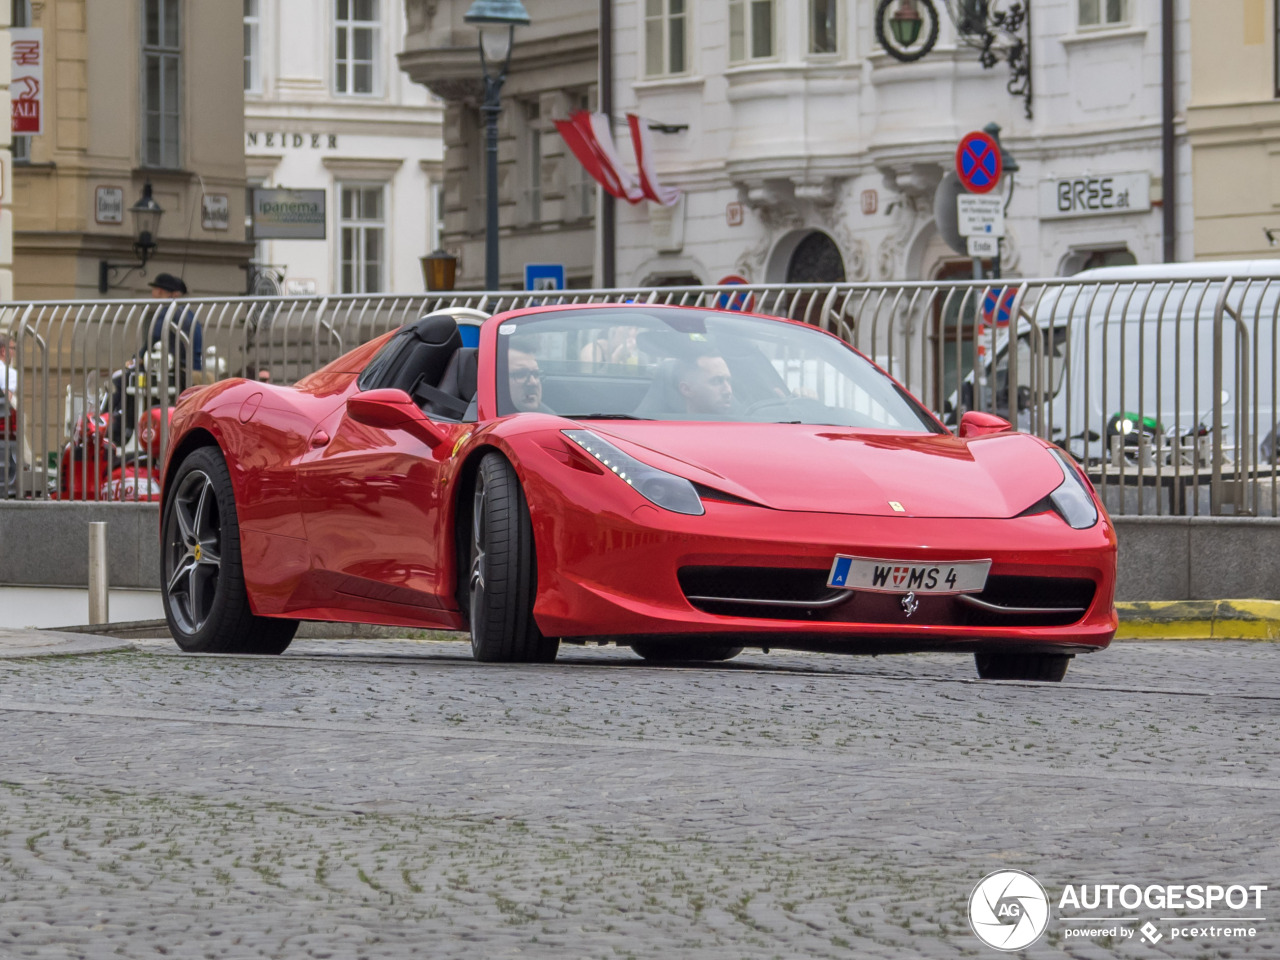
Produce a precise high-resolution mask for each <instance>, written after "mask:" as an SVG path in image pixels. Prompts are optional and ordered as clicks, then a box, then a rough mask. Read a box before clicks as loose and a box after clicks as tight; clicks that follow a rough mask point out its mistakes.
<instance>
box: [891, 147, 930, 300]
mask: <svg viewBox="0 0 1280 960" xmlns="http://www.w3.org/2000/svg"><path fill="white" fill-rule="evenodd" d="M878 169H879V171H880V173H881V175H883V176H884V185H885V187H886V188H887V189H889V190H890V191H892V192H894V193H896V194H898V197H897V198H896V199H894V200H891V201H890V202H889V207H888V211H887V212H888V213H889V215H890V217H891V223H890V227H889V236H887V237H885V239H884V240H882V241H881V242H880V249H879V251H878V253H877V257H876V269H877V271H878V273H879V275H880V277H881V278H882V279H885V280H891V279H893V278H894V277H896V276H899V275H902V274H905V273H906V262H905V257H906V251H907V245H908V244H909V243H910V242H911V238H912V237H913V236H914V235H915V232H916V229H917V227H918V225H919V224H920V223H923V222H924V221H926V220H928V219H930V218H931V217H932V216H933V194H934V191H935V190H937V189H938V181H940V180H941V179H942V167H941V166H940V165H938V164H936V163H909V162H908V163H901V164H883V165H881V166H879V167H878Z"/></svg>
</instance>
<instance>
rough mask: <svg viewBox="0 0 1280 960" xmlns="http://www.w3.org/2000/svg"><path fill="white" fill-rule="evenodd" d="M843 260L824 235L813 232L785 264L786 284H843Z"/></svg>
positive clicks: (837, 248) (802, 241) (838, 249)
mask: <svg viewBox="0 0 1280 960" xmlns="http://www.w3.org/2000/svg"><path fill="white" fill-rule="evenodd" d="M844 280H845V277H844V258H843V257H841V256H840V248H839V247H837V246H836V244H835V241H834V240H832V239H831V238H830V237H828V236H827V235H826V234H825V233H820V232H819V231H817V230H815V231H814V232H813V233H811V234H809V235H808V236H807V237H805V238H804V239H803V240H801V241H800V242H799V243H798V244H796V248H795V250H794V251H792V253H791V259H790V261H788V263H787V283H844Z"/></svg>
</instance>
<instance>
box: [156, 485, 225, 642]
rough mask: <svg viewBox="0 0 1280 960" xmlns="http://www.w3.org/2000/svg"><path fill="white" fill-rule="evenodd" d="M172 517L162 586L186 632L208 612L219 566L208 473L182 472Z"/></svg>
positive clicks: (218, 530)
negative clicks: (167, 593)
mask: <svg viewBox="0 0 1280 960" xmlns="http://www.w3.org/2000/svg"><path fill="white" fill-rule="evenodd" d="M173 519H174V520H175V521H176V522H175V523H174V524H172V525H171V528H170V530H169V543H168V544H166V548H167V550H168V553H169V563H168V569H169V570H171V571H172V573H170V575H169V582H168V585H167V587H166V589H167V590H168V592H169V598H170V602H171V609H172V611H173V616H174V619H175V620H177V621H178V624H179V626H181V627H182V629H183V630H184V631H186V632H187V633H196V632H198V631H199V630H201V629H202V628H203V627H204V625H205V624H207V623H208V622H209V617H210V615H211V614H212V613H213V601H214V599H215V597H216V596H217V593H218V574H219V572H220V571H221V568H222V532H221V527H220V524H219V516H218V497H217V494H216V493H215V491H214V489H213V481H212V480H211V479H210V478H209V476H208V474H206V473H204V472H203V471H200V470H193V471H192V472H191V473H188V474H187V475H186V476H185V477H184V478H183V480H182V485H181V486H180V487H179V488H178V489H177V491H176V492H175V493H174V495H173Z"/></svg>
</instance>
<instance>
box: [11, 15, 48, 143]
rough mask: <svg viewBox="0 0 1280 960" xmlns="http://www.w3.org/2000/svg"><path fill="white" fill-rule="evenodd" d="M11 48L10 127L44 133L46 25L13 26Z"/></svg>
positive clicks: (15, 130)
mask: <svg viewBox="0 0 1280 960" xmlns="http://www.w3.org/2000/svg"><path fill="white" fill-rule="evenodd" d="M9 51H10V54H9V56H10V59H11V60H12V73H11V74H10V79H9V116H10V130H11V132H13V133H16V134H18V135H20V136H39V135H40V134H42V133H44V28H42V27H13V28H12V29H10V31H9Z"/></svg>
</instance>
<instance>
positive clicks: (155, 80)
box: [142, 0, 182, 170]
mask: <svg viewBox="0 0 1280 960" xmlns="http://www.w3.org/2000/svg"><path fill="white" fill-rule="evenodd" d="M180 9H181V3H180V0H143V19H142V23H143V40H142V42H143V46H142V76H143V100H144V102H143V111H142V112H143V141H142V162H143V165H144V166H148V167H167V168H169V169H175V170H176V169H177V168H178V167H179V166H180V165H181V157H180V156H179V151H178V144H179V136H180V130H179V128H180V126H181V122H182V85H181V74H182V29H181V27H182V24H181V20H180V19H179V11H180Z"/></svg>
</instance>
